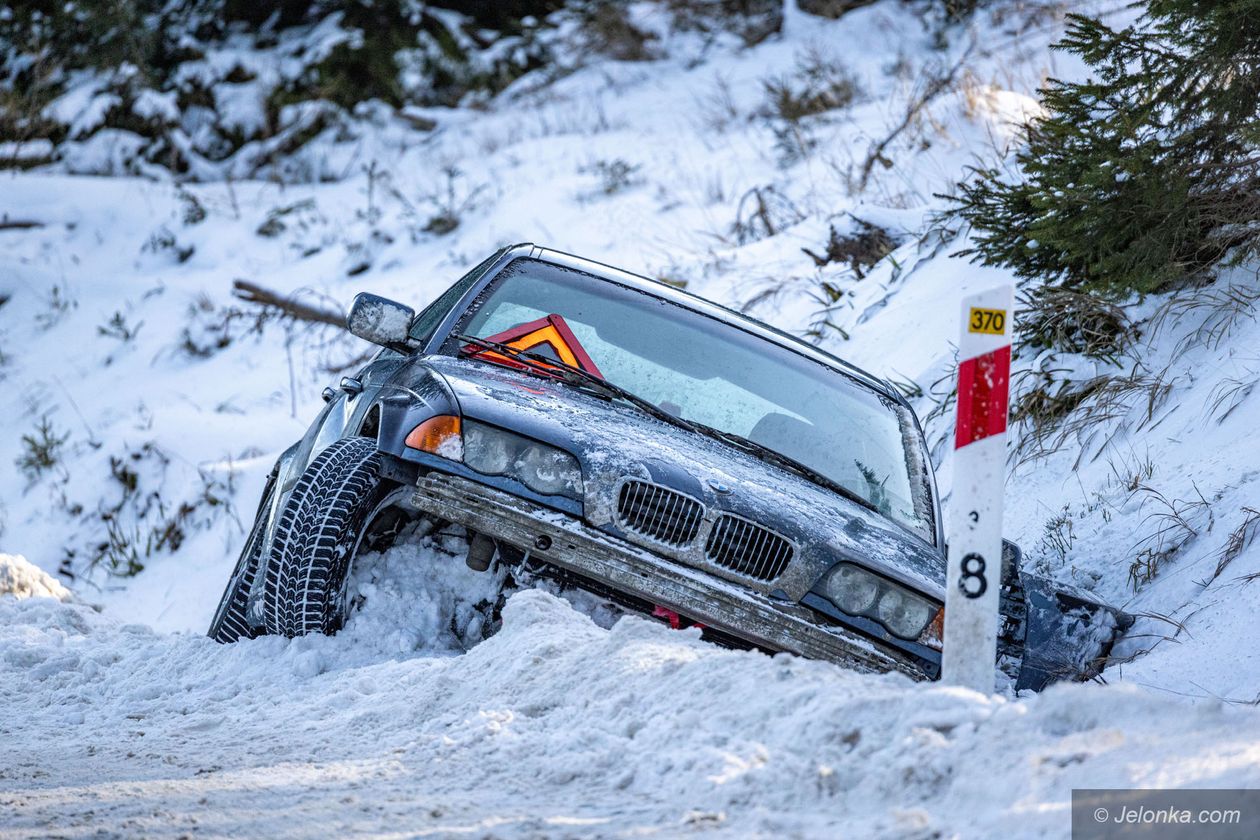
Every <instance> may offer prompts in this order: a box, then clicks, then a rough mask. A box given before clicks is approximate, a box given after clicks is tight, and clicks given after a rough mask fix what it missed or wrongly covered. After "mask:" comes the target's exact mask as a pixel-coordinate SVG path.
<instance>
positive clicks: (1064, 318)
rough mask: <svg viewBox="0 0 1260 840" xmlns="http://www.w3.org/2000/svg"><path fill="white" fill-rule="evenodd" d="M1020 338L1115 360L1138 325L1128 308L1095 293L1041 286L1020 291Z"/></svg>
mask: <svg viewBox="0 0 1260 840" xmlns="http://www.w3.org/2000/svg"><path fill="white" fill-rule="evenodd" d="M1019 304H1020V312H1019V322H1018V325H1017V327H1018V330H1019V338H1020V342H1021V343H1023V344H1026V345H1029V346H1031V347H1035V348H1054V349H1056V350H1061V351H1064V352H1068V353H1079V354H1081V355H1084V356H1089V357H1091V358H1101V359H1106V360H1108V361H1110V362H1112V363H1115V361H1116V359H1117V358H1118V356H1119V355H1120V354H1121V353H1123V352H1124V350H1125V349H1126V348H1127V347H1128V346H1129V345H1130V344H1131V342H1132V340H1133V338H1134V336H1135V327H1134V325H1133V322H1132V321H1131V320H1130V319H1129V316H1128V315H1127V314H1125V311H1124V310H1123V309H1122V308H1121V307H1119V306H1117V305H1115V304H1113V303H1110V302H1109V301H1106V300H1103V299H1101V298H1099V297H1096V296H1095V295H1087V294H1081V293H1080V292H1073V291H1070V290H1068V289H1060V288H1052V287H1048V286H1042V287H1041V288H1038V289H1034V290H1032V291H1030V292H1024V293H1021V294H1020V300H1019Z"/></svg>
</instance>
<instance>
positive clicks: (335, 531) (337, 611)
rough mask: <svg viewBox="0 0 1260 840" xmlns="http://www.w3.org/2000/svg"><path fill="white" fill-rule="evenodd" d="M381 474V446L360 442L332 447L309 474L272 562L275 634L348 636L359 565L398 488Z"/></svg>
mask: <svg viewBox="0 0 1260 840" xmlns="http://www.w3.org/2000/svg"><path fill="white" fill-rule="evenodd" d="M379 469H380V455H379V454H378V453H377V451H376V441H375V440H373V439H371V438H365V437H353V438H342V439H341V440H338V441H335V442H334V443H332V444H330V445H329V446H328V448H327V449H325V450H324V451H323V452H321V453H320V454H319V456H318V457H316V458H315V460H314V461H312V462H311V464H310V466H308V467H307V468H306V471H305V472H304V473H302V477H301V478H299V479H298V482H297V484H295V485H294V487H293V492H292V493H290V495H289V499H288V501H287V502H286V503H285V506H284V511H283V512H282V513H281V514H280V521H279V523H278V524H277V526H276V536H275V539H274V540H273V541H272V544H271V554H270V557H269V558H268V562H267V572H266V580H265V586H264V590H263V618H264V621H265V622H266V625H267V632H269V633H274V634H277V635H281V636H288V637H293V636H302V635H305V634H307V633H327V634H332V633H335V632H337V630H339V629H340V628H341V624H342V621H343V619H344V612H345V597H344V596H345V593H344V585H345V582H346V579H347V576H348V575H349V573H350V564H351V561H352V560H353V558H354V555H355V553H356V552H357V551H358V547H359V543H360V541H361V540H362V538H363V534H364V532H365V531H366V529H367V526H368V525H369V524H370V522H371V519H372V517H373V516H374V515H375V513H376V512H378V511H379V510H380V509H381V506H382V503H383V502H384V501H385V499H386V498H387V497H388V496H389V495H390V493H391V491H393V490H395V489H396V488H397V485H395V484H393V483H392V482H389V481H386V480H384V479H382V478H381V477H380V475H379Z"/></svg>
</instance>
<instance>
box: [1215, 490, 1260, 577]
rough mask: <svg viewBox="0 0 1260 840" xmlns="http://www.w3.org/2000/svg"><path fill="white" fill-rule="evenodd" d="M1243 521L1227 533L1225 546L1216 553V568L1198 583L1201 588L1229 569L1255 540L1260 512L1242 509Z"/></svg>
mask: <svg viewBox="0 0 1260 840" xmlns="http://www.w3.org/2000/svg"><path fill="white" fill-rule="evenodd" d="M1242 514H1243V520H1242V522H1240V523H1239V524H1238V527H1237V528H1235V529H1234V530H1232V531H1230V532H1229V536H1228V537H1227V538H1226V539H1225V545H1223V546H1221V548H1220V550H1219V551H1217V552H1216V566H1215V567H1214V568H1213V569H1212V576H1211V577H1210V578H1208V579H1207V580H1204V581H1200V583H1201V584H1202V585H1203V586H1207V585H1208V584H1209V583H1211V582H1212V581H1214V580H1216V579H1217V578H1218V577H1220V576H1221V573H1222V572H1224V571H1225V570H1226V569H1227V568H1229V564H1230V563H1233V562H1234V561H1235V560H1237V559H1238V556H1239V555H1240V554H1242V553H1243V552H1244V551H1245V550H1246V549H1247V546H1249V545H1251V543H1252V541H1253V540H1254V539H1255V538H1256V532H1257V530H1260V510H1256V509H1255V508H1253V507H1244V508H1243V509H1242Z"/></svg>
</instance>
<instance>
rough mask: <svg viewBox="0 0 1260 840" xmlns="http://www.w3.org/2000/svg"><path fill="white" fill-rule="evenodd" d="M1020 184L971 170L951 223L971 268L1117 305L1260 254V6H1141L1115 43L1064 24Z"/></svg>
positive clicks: (1094, 24)
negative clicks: (1064, 61)
mask: <svg viewBox="0 0 1260 840" xmlns="http://www.w3.org/2000/svg"><path fill="white" fill-rule="evenodd" d="M1056 46H1057V48H1059V49H1062V50H1065V51H1068V52H1071V53H1073V54H1075V55H1077V56H1079V57H1080V58H1082V59H1083V60H1084V61H1085V62H1086V64H1087V65H1088V66H1089V68H1090V71H1091V73H1092V76H1091V78H1089V79H1087V80H1086V81H1084V82H1079V83H1072V82H1063V81H1051V82H1050V84H1049V85H1048V87H1047V88H1046V89H1045V90H1043V92H1042V97H1043V104H1044V106H1045V109H1046V112H1045V115H1044V116H1042V117H1040V118H1038V119H1036V120H1034V121H1033V123H1032V124H1031V125H1030V126H1029V128H1028V133H1027V144H1026V146H1024V148H1022V149H1021V150H1020V151H1019V152H1018V153H1017V154H1016V156H1015V162H1016V164H1017V165H1018V170H1019V172H1018V174H1017V175H1016V176H1015V177H1007V176H1004V175H1003V174H1002V173H1000V172H999V171H998V170H997V169H985V170H979V171H977V172H975V173H974V174H975V177H974V178H973V179H972V180H971V181H970V182H969V183H966V184H963V185H961V193H960V195H959V197H958V199H957V200H958V205H957V207H956V209H955V212H956V213H957V214H959V215H961V216H962V217H963V218H965V219H966V220H967V221H969V222H971V223H972V225H973V228H974V231H975V239H974V241H975V245H974V247H973V248H971V249H970V250H968V251H967V252H965V253H967V254H970V255H971V256H972V257H973V258H974V259H976V260H979V261H981V262H983V263H986V264H990V265H1001V266H1007V267H1009V268H1011V269H1013V270H1014V271H1015V273H1016V274H1018V275H1020V276H1022V277H1030V278H1039V279H1044V280H1049V281H1054V282H1056V283H1058V284H1060V285H1061V286H1062V287H1064V288H1068V289H1072V290H1075V291H1080V292H1086V293H1093V294H1101V295H1104V296H1115V297H1120V296H1124V295H1126V294H1129V293H1132V292H1138V293H1144V292H1150V291H1154V290H1157V289H1161V288H1165V287H1167V286H1168V285H1169V284H1170V283H1172V282H1173V281H1178V280H1181V279H1183V278H1185V277H1187V276H1193V275H1202V274H1207V273H1210V272H1211V270H1212V269H1213V268H1214V267H1216V266H1218V265H1219V264H1220V263H1221V262H1222V260H1226V261H1229V262H1234V261H1241V260H1243V259H1246V258H1247V257H1249V256H1251V255H1253V254H1255V253H1256V251H1257V245H1258V244H1260V169H1258V167H1257V149H1256V139H1257V135H1256V132H1255V125H1256V120H1257V117H1258V116H1260V0H1150V2H1148V4H1147V9H1146V12H1145V13H1144V15H1143V16H1142V17H1141V18H1140V19H1139V20H1138V22H1137V23H1135V24H1134V25H1133V26H1131V27H1129V28H1127V29H1123V30H1120V31H1115V30H1112V29H1110V28H1109V27H1108V26H1106V25H1105V24H1103V23H1102V22H1100V21H1098V20H1094V19H1091V18H1087V17H1082V16H1079V15H1071V16H1069V27H1068V31H1067V34H1066V36H1065V37H1064V39H1063V40H1062V41H1060V42H1059V43H1058V44H1057V45H1056Z"/></svg>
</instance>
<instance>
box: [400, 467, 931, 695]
mask: <svg viewBox="0 0 1260 840" xmlns="http://www.w3.org/2000/svg"><path fill="white" fill-rule="evenodd" d="M412 504H413V505H414V506H415V507H416V508H417V509H419V510H422V511H424V512H426V513H429V514H432V515H433V516H437V517H439V518H441V519H445V520H447V521H450V522H454V523H456V524H459V525H462V526H464V527H465V528H468V529H470V530H473V531H478V532H480V533H483V534H487V535H489V536H492V537H494V538H495V539H497V540H501V541H503V542H506V543H508V544H509V545H513V546H516V547H517V548H519V549H521V550H522V551H526V552H529V554H530V555H531V556H532V557H534V558H535V559H538V560H541V561H543V562H545V563H549V564H551V565H553V566H556V567H558V568H561V569H564V570H567V571H569V572H572V573H574V574H576V575H580V576H582V577H585V578H588V579H591V580H594V581H596V582H598V583H599V584H601V585H603V586H607V587H609V588H611V589H613V590H616V591H618V592H622V593H625V594H627V595H631V596H633V597H636V598H640V599H642V600H644V601H648V602H650V603H652V604H658V605H660V606H663V607H667V608H669V609H671V610H673V611H675V612H677V613H679V614H680V615H683V616H686V617H687V618H689V619H692V620H694V621H698V622H700V623H703V624H705V625H706V626H709V627H712V628H713V629H715V630H718V631H720V632H723V633H726V634H729V635H731V636H735V637H737V638H739V639H742V640H744V641H746V642H748V643H750V644H752V645H755V646H757V647H760V648H765V649H767V650H774V651H787V652H789V653H794V654H797V655H800V656H804V657H807V658H809V659H823V660H826V661H829V662H834V663H836V664H838V665H842V666H844V667H846V668H852V669H854V670H858V671H865V672H886V671H898V672H900V673H903V674H906V675H907V676H910V677H912V678H914V679H926V678H927V675H926V674H925V673H924V672H923V671H922V670H921V669H920V668H919V667H918V666H917V665H916V664H915V663H914V662H913V661H911V660H910V659H908V658H902V657H901V656H898V655H896V654H893V653H891V652H889V651H885V650H882V649H880V648H877V647H875V646H874V644H873V643H872V642H871V641H869V640H868V639H865V638H863V637H861V636H858V635H856V634H854V633H852V632H850V631H848V630H846V629H844V628H842V627H837V626H828V625H824V624H820V623H819V620H818V618H817V617H816V615H815V613H814V612H813V611H812V610H810V609H808V608H807V607H803V606H800V605H799V604H795V603H791V602H788V601H775V600H771V599H770V598H768V597H766V596H763V595H761V594H759V593H756V592H752V591H750V590H746V589H743V588H741V587H739V586H737V585H735V584H732V583H728V582H726V581H723V580H720V579H718V578H715V577H710V576H708V575H705V574H704V573H702V572H699V571H697V570H695V569H690V568H687V567H685V566H679V565H675V564H673V563H672V562H670V561H668V560H664V559H662V558H660V557H658V556H656V555H654V554H652V553H651V552H650V551H647V550H646V549H643V548H639V547H638V546H635V545H632V544H630V543H628V542H625V541H623V540H620V539H617V538H615V537H611V536H609V535H607V534H604V533H602V532H600V531H597V530H595V529H594V528H591V527H589V526H588V525H586V524H585V523H583V522H582V521H581V520H579V519H577V518H576V517H573V516H570V515H568V514H564V513H560V512H558V511H555V510H551V509H549V508H545V507H542V506H541V505H538V504H535V503H533V502H529V501H526V500H524V499H520V498H517V497H515V496H512V495H509V494H507V493H504V492H502V491H499V490H495V489H494V488H491V487H487V486H485V485H482V484H478V483H477V482H474V481H470V480H468V479H465V478H460V477H458V476H452V475H444V474H441V473H430V474H428V475H424V476H421V477H420V478H419V479H418V481H417V483H416V491H415V494H414V495H413V497H412Z"/></svg>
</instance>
